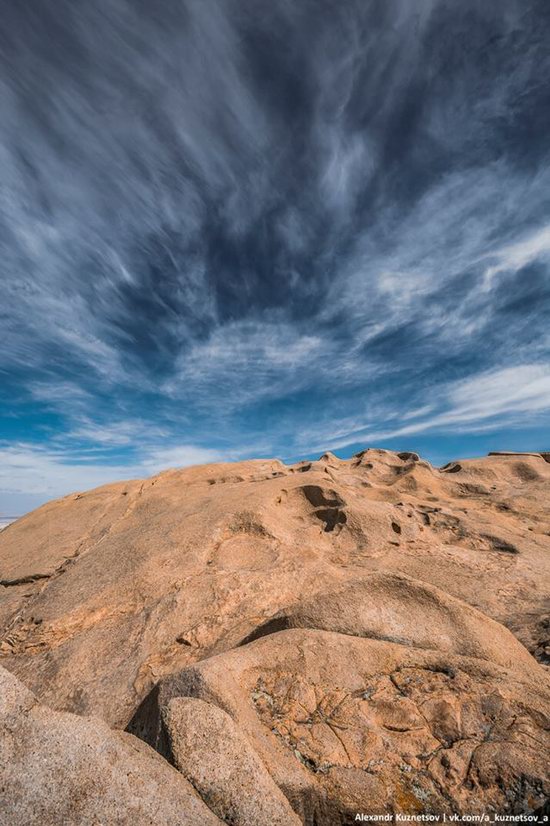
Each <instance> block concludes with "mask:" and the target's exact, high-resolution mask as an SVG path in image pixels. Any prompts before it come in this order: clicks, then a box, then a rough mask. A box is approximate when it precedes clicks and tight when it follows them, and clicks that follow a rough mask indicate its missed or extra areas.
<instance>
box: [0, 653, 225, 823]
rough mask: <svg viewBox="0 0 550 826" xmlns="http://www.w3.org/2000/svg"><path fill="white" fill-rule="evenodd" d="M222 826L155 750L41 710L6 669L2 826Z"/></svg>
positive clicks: (1, 712) (1, 706)
mask: <svg viewBox="0 0 550 826" xmlns="http://www.w3.org/2000/svg"><path fill="white" fill-rule="evenodd" d="M152 823H155V824H159V826H160V824H162V826H164V824H166V826H168V824H170V826H215V824H219V823H220V821H219V820H218V818H217V817H215V816H214V815H213V814H212V812H211V811H210V810H209V809H208V808H207V807H206V806H205V804H204V803H203V802H202V801H201V800H200V798H199V797H198V796H197V795H196V793H195V791H194V790H193V788H192V786H191V785H190V784H189V783H188V782H187V781H186V780H185V779H184V778H183V777H181V775H179V774H178V773H177V772H176V771H175V770H174V769H173V768H172V767H171V766H169V765H168V764H167V763H166V761H165V760H163V758H162V757H159V755H158V754H156V752H154V751H153V749H150V748H149V747H148V746H146V745H145V744H144V743H143V742H141V741H140V740H138V739H137V738H135V737H132V735H130V734H124V733H120V732H113V731H111V730H110V729H109V728H108V726H107V725H106V724H105V723H104V722H103V721H102V720H93V719H84V718H81V717H77V716H76V715H74V714H67V713H64V712H55V711H52V710H51V709H49V708H46V707H45V706H41V705H39V704H38V703H37V702H36V699H35V698H34V696H33V695H32V693H31V692H30V691H28V690H27V689H26V688H25V687H24V686H23V685H22V684H21V683H20V682H19V680H17V679H16V678H15V677H14V676H13V675H12V674H10V673H9V672H7V671H5V670H4V669H0V824H2V826H8V824H9V826H60V824H67V826H69V824H70V826H91V824H94V826H115V825H117V824H118V825H119V826H130V824H132V826H150V824H152Z"/></svg>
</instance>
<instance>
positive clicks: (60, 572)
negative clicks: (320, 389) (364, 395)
mask: <svg viewBox="0 0 550 826" xmlns="http://www.w3.org/2000/svg"><path fill="white" fill-rule="evenodd" d="M549 483H550V464H549V463H548V462H547V461H545V459H544V458H543V457H542V456H540V455H514V454H510V455H495V456H491V457H488V458H485V459H478V460H468V461H462V460H461V461H459V462H453V463H450V464H449V465H447V466H445V467H443V468H440V469H437V468H433V467H432V466H431V465H429V464H428V463H427V462H425V461H422V460H421V459H420V458H419V457H418V456H417V455H416V454H414V453H392V452H389V451H382V450H367V451H364V452H362V453H360V454H358V455H357V456H355V457H353V458H352V459H351V460H347V461H344V460H340V459H338V458H336V457H335V456H333V455H332V454H325V455H324V456H323V457H321V459H319V461H315V462H302V463H299V464H297V465H292V466H287V465H284V464H283V463H281V462H279V461H276V460H272V461H266V460H261V461H250V462H243V463H239V464H225V465H223V464H221V465H208V466H204V467H196V468H189V469H186V470H170V471H166V472H165V473H161V474H159V475H158V476H155V477H153V478H152V479H148V480H145V481H132V482H127V483H117V484H113V485H108V486H105V487H102V488H98V489H96V490H93V491H90V492H87V493H79V494H74V495H71V496H67V497H65V498H63V499H61V500H58V501H56V502H51V503H49V504H47V505H44V506H43V507H42V508H39V509H38V510H37V511H35V512H33V513H31V514H29V515H28V516H26V517H24V518H23V519H20V520H18V521H17V522H15V523H13V524H11V525H10V526H8V527H7V528H6V529H5V530H4V531H2V533H1V535H0V628H1V632H2V633H1V642H0V665H2V666H3V667H4V668H5V669H7V671H8V672H11V674H12V675H14V677H11V676H10V675H9V674H7V673H4V675H3V681H4V684H5V686H7V688H6V687H4V688H3V691H5V692H6V693H7V697H8V701H7V705H8V706H9V708H8V709H7V711H6V710H5V709H4V710H3V712H2V721H1V722H0V726H2V732H4V731H5V732H7V734H6V735H5V737H4V741H5V742H3V743H2V746H1V747H0V748H1V749H2V750H1V751H0V761H1V762H0V773H1V775H2V777H1V780H2V783H0V788H2V789H3V792H2V794H4V798H5V799H4V800H2V801H0V803H1V805H2V806H3V807H4V810H6V811H9V812H10V818H9V823H10V824H15V825H16V826H19V824H21V826H23V824H25V826H26V824H27V823H34V822H36V823H39V822H40V823H49V822H50V821H51V822H52V823H55V822H56V821H55V810H54V809H52V808H51V805H52V804H51V799H53V798H54V797H56V798H57V803H56V805H57V806H58V807H59V812H60V813H61V814H62V815H63V817H65V819H66V822H68V823H71V824H72V823H74V824H79V825H80V824H88V823H91V822H93V823H96V822H97V823H103V822H105V823H121V824H122V823H128V824H130V823H132V824H134V823H137V824H139V823H141V822H143V823H146V822H149V821H148V820H147V819H146V818H147V817H148V816H149V814H148V813H149V812H150V811H152V809H151V808H150V807H151V806H153V803H152V802H151V801H153V800H154V799H155V798H156V796H157V795H159V802H158V807H157V809H156V812H157V813H156V814H155V820H154V822H155V824H164V823H166V824H168V823H180V822H181V823H190V824H191V823H198V822H201V823H202V822H203V823H205V824H206V823H209V822H212V823H215V822H222V823H224V822H225V823H234V824H243V826H245V825H246V824H249V823H250V824H251V825H252V824H258V826H264V824H265V826H270V824H278V823H280V824H283V823H288V824H289V826H290V824H292V823H303V824H311V826H313V824H316V826H321V824H322V826H333V824H334V826H338V824H347V823H352V822H355V820H354V817H355V813H357V812H367V813H368V812H370V813H377V814H383V813H397V812H399V813H411V814H414V813H419V812H427V813H435V814H443V813H446V814H452V813H459V814H472V813H475V812H480V813H483V812H485V813H489V814H490V813H499V814H511V815H512V814H529V813H533V812H536V811H540V810H542V807H544V806H545V805H546V801H547V799H548V797H549V795H550V773H549V771H548V765H549V764H550V743H549V739H548V736H549V735H548V729H549V725H548V715H549V712H550V683H549V680H548V668H547V665H548V663H550V605H549V603H550V600H549V594H550V588H549V585H550V565H549V555H550V507H549V506H550V487H549ZM15 677H16V678H18V680H21V681H22V683H23V684H24V685H25V686H26V687H27V688H23V686H22V685H21V683H19V682H18V681H17V680H16V679H15ZM31 691H32V692H33V694H34V695H35V696H33V694H31V693H30V692H31ZM10 697H12V700H11V701H10V699H9V698H10ZM10 703H11V705H10ZM18 704H19V705H18ZM25 704H27V705H25ZM27 708H28V709H30V711H28V710H25V709H27ZM124 729H126V730H127V732H131V734H130V733H122V731H121V730H124ZM138 738H139V739H138ZM142 741H145V743H146V744H148V745H145V744H144V743H143V742H142ZM140 743H141V745H140ZM6 744H7V745H6ZM101 744H103V746H102V745H101ZM87 752H89V753H90V755H91V758H90V759H91V761H92V762H91V768H90V770H89V771H87V770H86V767H85V761H84V758H83V754H85V753H87ZM25 765H30V766H32V771H31V772H30V774H32V777H33V778H34V780H29V777H28V776H27V775H28V774H29V771H28V770H27V769H25ZM174 767H175V768H174ZM175 769H178V772H179V773H178V772H176V770H175ZM52 773H53V776H54V781H52V784H53V785H52V784H50V785H48V784H46V785H45V788H44V791H43V792H39V790H38V787H39V786H41V778H45V777H46V775H48V776H50V775H51V774H52ZM93 773H95V774H97V775H99V776H101V777H102V783H101V784H98V785H97V786H96V787H95V788H94V789H93V794H92V793H91V792H90V776H91V774H93ZM124 777H132V778H134V782H130V781H128V782H126V781H124ZM142 777H143V778H146V780H143V782H142V780H141V779H140V778H142ZM44 783H45V781H44ZM55 784H57V785H55ZM160 786H162V793H160V792H159V791H158V789H159V788H160ZM48 795H50V800H49V799H48ZM37 796H38V797H37ZM33 798H37V799H38V800H39V801H41V802H40V806H43V809H42V810H41V809H39V808H38V809H37V811H39V812H42V814H41V815H40V816H41V817H42V819H41V820H40V819H35V820H32V816H31V815H29V812H32V811H33V809H32V805H33V804H32V803H31V802H30V801H32V800H33ZM103 798H104V799H105V801H106V803H105V805H106V806H107V805H108V806H112V807H114V806H115V805H116V806H118V808H112V809H109V810H108V811H112V812H113V814H112V815H111V819H110V820H109V819H108V818H107V819H104V820H101V819H100V816H99V815H96V813H97V812H99V810H100V808H101V804H100V802H99V801H100V800H101V799H103ZM80 799H82V800H84V801H85V803H84V804H83V808H81V809H79V808H78V807H77V808H73V809H71V808H70V806H74V805H76V804H74V803H71V801H74V800H80ZM48 805H50V808H48ZM86 806H87V807H88V808H86ZM6 807H7V808H6ZM170 807H172V808H170ZM174 807H175V809H177V811H178V813H179V814H178V815H177V816H175V815H173V814H172V812H173V811H174V810H175V809H174ZM153 808H154V807H153ZM124 812H127V814H126V815H125V814H124ZM67 813H68V814H67ZM36 817H38V816H36ZM48 817H49V818H50V820H48V819H47V818H48ZM94 817H96V819H95V820H94ZM105 817H106V816H105ZM140 817H141V818H142V819H141V820H140ZM177 817H179V818H180V819H179V820H178V819H177ZM98 818H99V819H98ZM125 818H126V819H125ZM201 818H202V820H201ZM0 822H1V816H0ZM59 822H64V821H63V820H62V819H60V820H59Z"/></svg>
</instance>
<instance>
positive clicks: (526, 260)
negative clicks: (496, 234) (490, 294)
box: [483, 224, 550, 290]
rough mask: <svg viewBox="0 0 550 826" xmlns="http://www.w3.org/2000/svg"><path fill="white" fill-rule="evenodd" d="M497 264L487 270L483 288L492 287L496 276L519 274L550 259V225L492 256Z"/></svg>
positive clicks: (497, 251)
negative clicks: (535, 262)
mask: <svg viewBox="0 0 550 826" xmlns="http://www.w3.org/2000/svg"><path fill="white" fill-rule="evenodd" d="M491 257H492V258H494V259H495V260H496V263H495V264H493V265H491V266H490V267H488V268H487V269H486V270H485V273H484V276H483V288H484V289H485V290H488V289H490V288H491V286H492V282H493V280H494V278H495V276H497V275H499V273H501V272H517V271H518V270H521V269H523V268H524V267H526V266H527V265H528V264H531V263H532V262H533V261H538V260H540V259H548V258H550V224H547V225H546V226H544V227H541V229H538V230H536V231H535V232H533V233H530V234H528V235H527V236H525V237H524V238H523V239H522V240H520V241H517V242H515V243H513V244H508V245H506V246H503V247H501V248H500V249H498V250H496V251H495V252H494V253H492V255H491Z"/></svg>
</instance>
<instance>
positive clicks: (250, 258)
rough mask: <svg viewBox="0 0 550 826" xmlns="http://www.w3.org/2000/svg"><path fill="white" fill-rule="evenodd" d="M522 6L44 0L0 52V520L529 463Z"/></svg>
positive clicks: (542, 289)
mask: <svg viewBox="0 0 550 826" xmlns="http://www.w3.org/2000/svg"><path fill="white" fill-rule="evenodd" d="M548 42H550V6H549V5H548V2H547V0H500V2H499V3H483V2H482V3H480V2H479V0H475V2H474V0H463V2H460V3H457V2H455V1H454V0H453V1H452V2H451V0H415V2H410V0H300V2H296V1H295V0H292V2H291V0H269V2H268V0H223V2H222V0H157V2H155V3H151V2H149V0H147V2H146V1H145V0H70V1H69V0H57V2H56V3H55V4H47V3H44V2H43V0H26V2H25V3H9V4H8V7H7V11H6V12H5V14H4V21H3V26H2V31H1V32H0V103H1V107H2V119H1V121H0V163H1V166H0V168H1V170H2V172H1V174H2V187H1V190H0V245H1V255H0V279H1V288H2V293H1V294H2V302H1V304H0V382H1V405H0V515H1V514H2V513H4V514H5V515H11V514H14V515H16V514H18V513H21V512H23V511H25V510H28V509H29V508H31V507H34V506H35V505H37V504H39V503H40V502H43V501H45V500H47V499H49V498H51V497H53V496H59V495H63V494H65V493H68V492H70V491H72V490H77V489H83V488H87V487H91V486H94V485H97V484H100V483H103V482H107V481H110V480H114V479H120V478H127V477H136V476H143V475H147V474H151V473H153V472H156V471H158V470H161V469H163V468H165V467H169V466H177V465H186V464H193V463H197V462H204V461H215V460H218V459H241V458H247V457H261V456H278V457H280V458H283V459H287V460H291V459H297V458H302V457H306V456H314V455H316V454H320V453H322V452H323V451H324V450H326V449H331V450H335V451H336V452H337V453H339V454H340V455H342V456H347V455H350V454H351V453H353V452H354V451H356V450H359V449H360V448H363V447H365V446H368V445H377V446H386V447H390V448H399V449H412V450H419V451H420V452H422V454H423V455H425V456H426V457H427V458H429V459H431V460H432V461H433V462H435V463H443V462H445V461H447V460H449V459H451V458H456V457H459V456H466V455H479V454H483V453H485V452H486V451H487V450H490V449H495V448H506V449H517V450H521V449H525V450H536V449H544V448H546V449H549V448H550V436H549V435H548V424H549V417H550V324H549V317H550V275H549V265H550V164H549V157H550V144H549V141H548V135H549V134H550V86H549V84H548V82H547V78H548V77H549V76H550V54H549V52H548Z"/></svg>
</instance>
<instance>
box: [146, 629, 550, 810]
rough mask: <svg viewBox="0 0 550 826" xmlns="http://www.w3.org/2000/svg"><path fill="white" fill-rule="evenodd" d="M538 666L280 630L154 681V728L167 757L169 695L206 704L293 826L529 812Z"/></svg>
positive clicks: (541, 781)
mask: <svg viewBox="0 0 550 826" xmlns="http://www.w3.org/2000/svg"><path fill="white" fill-rule="evenodd" d="M538 668H539V670H540V673H539V674H538V675H537V674H533V673H531V674H529V675H523V676H522V675H520V674H518V672H517V671H514V670H508V669H505V668H502V667H501V666H497V665H494V664H493V663H490V662H488V661H484V660H480V659H474V658H468V657H460V656H457V655H450V654H441V653H438V652H434V651H421V650H419V649H414V648H409V647H406V646H402V645H396V644H393V643H389V642H385V641H374V640H370V639H364V638H356V637H353V636H350V635H343V634H337V633H333V632H327V631H313V630H288V631H280V632H275V633H273V634H269V635H267V636H265V637H263V638H262V639H259V640H257V641H256V642H253V643H249V644H247V645H245V646H243V647H242V648H239V649H235V650H232V651H229V652H227V653H225V654H220V655H219V656H215V657H211V658H209V659H207V660H205V661H203V662H201V663H198V664H196V665H195V666H193V667H191V668H189V669H186V670H185V671H183V672H182V673H181V674H180V675H178V676H177V677H173V678H171V679H170V680H168V681H166V682H165V683H164V684H163V685H162V686H161V687H160V690H159V691H158V693H157V695H156V702H157V704H158V706H159V711H160V718H161V727H163V728H162V731H161V732H160V739H163V740H164V743H165V748H166V749H167V753H168V754H170V752H172V753H175V754H178V753H179V754H181V752H182V742H183V743H184V744H185V746H184V748H183V752H185V748H186V747H187V746H188V743H189V740H188V739H187V740H185V739H184V740H183V741H182V740H181V739H179V734H178V731H181V730H184V729H185V725H186V723H185V722H182V721H181V718H180V723H179V725H177V726H175V725H174V723H173V722H172V721H171V715H172V711H171V709H173V708H174V704H175V703H177V702H178V700H176V699H175V698H177V697H194V698H199V699H202V700H204V701H205V702H206V703H208V704H209V708H210V709H212V707H213V706H218V707H219V708H220V709H223V710H224V711H223V714H224V719H225V715H226V714H229V715H230V716H231V717H232V719H233V721H234V723H235V724H236V725H237V726H238V728H239V730H240V732H241V736H242V737H243V738H246V742H247V743H249V744H250V746H251V747H252V748H254V750H255V751H256V753H257V755H258V757H259V759H260V760H261V761H262V763H263V765H265V766H266V768H267V769H268V771H269V773H270V774H271V777H272V778H273V780H274V781H275V783H276V784H277V785H278V786H279V788H280V789H281V790H282V791H283V792H284V794H285V796H286V797H287V798H288V800H289V801H290V802H291V804H292V806H293V808H294V809H295V811H297V812H298V813H299V814H300V816H301V818H302V822H303V823H305V824H318V825H319V826H321V825H322V826H337V824H347V823H351V822H353V821H354V818H355V814H356V813H357V812H361V811H362V812H370V813H373V812H375V813H395V812H399V813H407V814H414V813H417V814H418V813H422V812H429V813H434V814H440V815H443V814H452V813H457V814H461V815H472V814H478V815H482V814H484V813H486V814H494V813H499V814H509V815H514V814H532V813H533V812H535V811H536V810H537V808H538V807H540V806H541V805H543V804H544V802H545V800H546V799H547V797H548V795H550V764H549V762H548V755H549V754H550V733H549V725H548V724H549V718H548V711H549V709H550V690H549V688H548V685H547V684H546V685H544V680H543V679H540V678H543V677H544V673H543V669H542V668H540V667H538ZM176 708H177V706H176ZM185 708H186V714H185V720H186V721H189V720H190V719H191V717H192V713H193V711H192V709H193V706H191V705H188V706H186V707H185ZM162 718H164V720H166V718H167V719H168V720H169V721H170V722H169V723H168V725H167V726H166V722H164V724H163V723H162ZM148 719H149V723H150V724H151V725H152V729H151V730H150V731H149V735H150V736H152V737H155V736H157V737H158V736H159V733H158V732H155V730H154V726H155V722H154V716H153V715H150V716H149V718H148ZM192 725H193V735H192V737H193V739H194V742H195V743H196V742H197V738H199V737H200V736H204V737H206V738H207V737H208V734H207V732H208V731H210V728H211V723H210V720H208V719H207V720H205V719H204V718H201V717H200V716H199V715H197V718H196V720H195V721H194V722H193V724H192ZM231 728H232V727H231ZM201 732H202V735H201ZM142 733H143V736H147V733H148V732H147V720H145V719H144V720H142ZM247 748H248V747H247ZM197 753H198V752H197ZM203 759H204V758H203ZM189 762H190V761H189V758H187V759H185V758H184V760H183V763H182V766H183V768H184V771H186V772H188V771H189ZM228 765H231V761H229V763H228ZM203 770H204V767H202V766H201V768H200V769H197V770H196V771H201V772H202V771H203ZM210 771H211V773H212V775H213V774H215V772H216V770H212V769H211V770H210ZM239 822H240V821H239ZM260 822H261V821H260Z"/></svg>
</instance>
